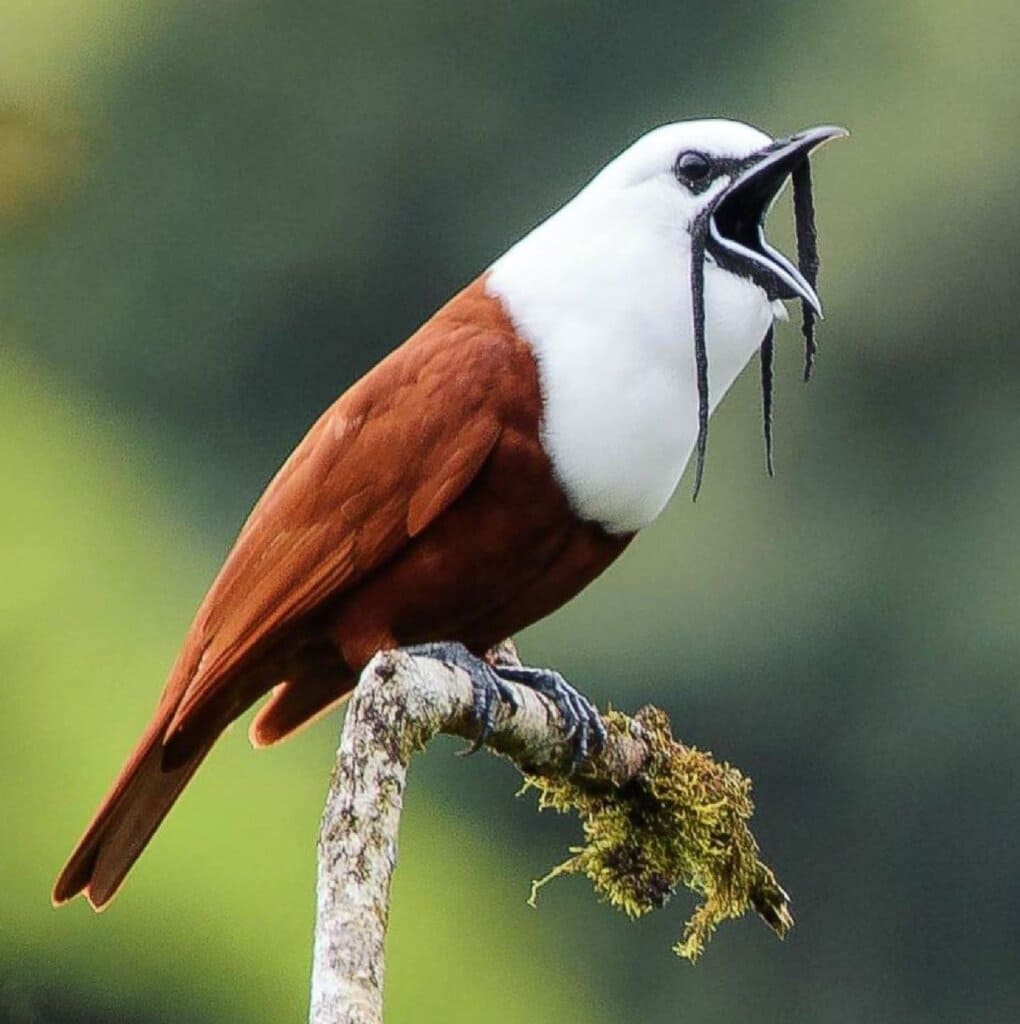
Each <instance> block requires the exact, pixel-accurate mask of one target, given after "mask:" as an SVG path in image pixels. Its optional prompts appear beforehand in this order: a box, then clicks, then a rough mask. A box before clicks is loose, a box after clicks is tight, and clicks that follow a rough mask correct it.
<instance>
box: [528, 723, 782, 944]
mask: <svg viewBox="0 0 1020 1024" xmlns="http://www.w3.org/2000/svg"><path fill="white" fill-rule="evenodd" d="M605 722H606V728H607V729H608V730H609V732H610V735H611V736H612V734H614V733H615V734H617V735H619V736H624V735H628V734H632V730H633V727H634V722H636V723H637V725H638V726H639V727H640V730H641V732H642V734H643V736H644V738H645V740H646V741H647V742H648V744H649V746H650V748H651V757H650V758H649V760H648V762H647V764H646V766H645V768H644V770H643V771H642V772H641V773H640V774H639V775H638V776H637V777H636V778H635V779H633V780H632V781H631V782H629V783H627V784H626V785H625V786H624V787H622V788H613V789H610V790H606V789H604V788H601V789H599V788H593V787H592V786H591V785H590V783H586V781H585V780H584V779H583V778H579V779H549V778H541V777H538V776H529V777H528V778H527V787H529V788H530V787H534V788H535V789H537V790H538V791H539V807H541V808H543V809H544V808H553V809H554V810H557V811H560V812H566V811H575V812H577V814H578V816H579V817H580V819H581V824H582V828H583V830H584V845H582V846H578V847H572V848H571V854H572V856H571V857H570V858H569V859H568V860H567V861H565V862H564V863H563V864H560V865H559V866H558V867H556V868H554V869H553V870H552V871H551V872H550V873H549V874H548V875H546V876H545V878H542V879H540V880H539V881H537V882H535V883H534V885H533V887H532V894H531V902H532V903H534V901H535V898H536V895H537V892H538V890H539V889H540V888H541V887H542V886H543V885H545V884H546V882H548V881H550V880H551V879H553V878H555V877H557V876H559V875H563V874H584V875H587V876H588V878H589V879H591V882H592V885H593V886H594V887H595V891H596V893H597V894H598V895H599V897H600V898H601V899H604V900H606V901H608V902H609V903H611V904H612V905H613V906H614V907H618V908H619V909H621V910H623V911H625V912H626V913H627V914H629V915H630V916H631V917H640V916H641V915H642V914H646V913H648V911H649V910H653V909H655V908H657V907H661V906H663V905H664V904H665V903H666V902H667V900H669V898H670V897H671V896H672V895H673V893H674V892H675V891H676V890H677V888H679V887H680V886H684V887H686V888H688V889H690V890H692V891H693V892H695V893H696V894H697V895H698V896H699V897H701V902H700V904H699V905H698V907H697V908H696V910H695V911H694V914H693V915H692V917H691V918H690V920H689V921H688V922H687V924H686V927H685V929H684V934H683V937H682V939H681V940H680V941H679V942H678V943H677V944H676V946H674V950H675V952H676V953H677V955H679V956H682V957H685V958H686V959H688V960H691V961H695V960H697V958H698V957H699V956H700V955H701V953H702V951H703V950H704V947H705V944H706V942H707V941H708V939H709V938H710V937H711V935H712V932H713V931H714V930H715V928H716V927H717V925H718V924H719V923H720V922H721V921H724V920H726V919H727V918H733V917H740V916H741V915H742V914H744V913H745V912H746V911H748V910H749V909H754V910H757V911H758V913H759V914H760V915H761V916H762V917H763V918H764V919H765V921H766V923H767V924H768V925H769V926H770V927H771V928H772V929H773V931H775V932H776V934H777V935H779V937H780V938H782V937H783V936H784V935H785V934H786V932H787V931H788V930H789V929H790V927H792V925H793V918H792V917H791V916H790V911H789V906H788V902H787V897H786V893H784V892H783V890H782V888H781V887H780V886H779V883H778V882H777V881H776V877H775V875H774V874H773V873H772V871H771V869H769V868H768V867H767V866H766V865H765V864H764V863H762V861H761V860H760V859H759V857H758V844H757V842H756V841H755V838H754V836H753V835H752V834H751V831H750V829H749V828H748V825H747V823H748V820H749V819H750V817H751V815H752V813H753V811H754V805H753V804H752V802H751V783H750V780H749V779H746V778H744V776H743V775H741V774H740V772H738V771H737V770H736V769H735V768H732V767H730V765H728V764H725V763H722V764H720V763H719V762H717V761H715V760H713V758H712V756H711V755H710V754H708V753H706V752H704V751H700V750H696V749H694V748H693V747H687V746H684V745H683V744H681V743H678V742H677V741H676V740H674V739H673V736H672V734H671V731H670V724H669V719H668V718H667V717H666V715H665V714H664V713H663V712H662V711H660V710H658V709H657V708H652V707H648V708H643V709H642V710H641V711H639V712H638V714H637V715H636V716H635V719H634V720H633V721H632V720H631V719H630V718H628V717H627V716H626V715H623V714H620V713H619V712H614V711H611V712H609V713H608V714H607V715H606V716H605Z"/></svg>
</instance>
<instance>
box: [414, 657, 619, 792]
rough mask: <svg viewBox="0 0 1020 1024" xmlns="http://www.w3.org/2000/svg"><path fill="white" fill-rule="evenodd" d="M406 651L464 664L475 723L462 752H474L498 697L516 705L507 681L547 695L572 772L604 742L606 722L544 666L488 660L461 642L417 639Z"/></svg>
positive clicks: (492, 722)
mask: <svg viewBox="0 0 1020 1024" xmlns="http://www.w3.org/2000/svg"><path fill="white" fill-rule="evenodd" d="M405 650H406V651H407V653H408V654H413V655H417V656H419V657H423V658H433V659H435V660H436V661H441V662H443V663H444V664H445V665H450V666H452V667H454V668H459V669H463V671H465V672H466V673H467V674H468V677H469V678H470V679H471V687H472V690H473V691H474V713H475V718H476V719H477V721H478V723H479V732H478V738H477V739H476V740H475V741H474V743H472V744H471V746H470V747H469V748H468V750H466V751H465V753H467V754H473V753H474V752H475V751H476V750H478V749H479V748H480V747H481V746H482V744H483V743H485V741H486V740H487V739H488V738H489V736H491V735H492V730H493V729H494V728H495V725H496V721H495V711H496V708H497V707H498V705H499V703H500V702H505V703H507V704H509V705H510V707H511V712H510V713H511V714H513V713H514V712H516V711H518V710H519V709H520V707H521V699H520V696H519V695H518V694H517V692H516V690H515V689H514V687H513V686H511V685H510V684H511V683H516V684H517V685H518V686H526V687H528V689H529V690H534V691H535V692H536V693H541V694H544V695H545V696H546V697H548V698H549V699H550V700H551V701H552V702H553V704H554V705H555V706H556V709H557V710H558V711H559V713H560V715H561V716H562V718H563V724H564V725H565V726H566V733H565V738H566V739H567V740H568V741H573V745H574V756H573V761H572V763H571V768H570V770H571V773H573V772H574V771H576V770H577V768H578V767H579V766H580V765H581V764H582V762H583V761H584V760H585V758H587V757H588V755H589V754H593V753H597V752H598V751H599V750H601V749H602V747H603V746H604V745H605V742H606V727H605V726H604V725H603V724H602V719H601V717H600V716H599V713H598V711H597V710H596V709H595V705H594V704H592V702H591V701H590V700H589V699H588V698H587V697H586V696H585V695H584V694H583V693H581V692H580V691H579V690H576V689H575V688H574V687H573V686H571V685H570V683H568V682H567V681H566V679H564V678H563V676H561V675H560V674H559V672H555V671H553V670H552V669H549V668H531V667H529V666H527V665H508V664H497V665H491V664H489V662H487V661H485V660H484V659H483V658H479V657H477V656H476V655H474V654H472V653H471V652H470V651H469V650H468V649H467V648H466V647H465V646H464V645H463V644H461V643H431V644H417V645H415V646H413V647H407V648H405Z"/></svg>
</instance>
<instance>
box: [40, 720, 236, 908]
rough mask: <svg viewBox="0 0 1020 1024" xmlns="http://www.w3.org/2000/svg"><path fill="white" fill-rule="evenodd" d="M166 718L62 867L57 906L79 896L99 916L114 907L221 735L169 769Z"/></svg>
mask: <svg viewBox="0 0 1020 1024" xmlns="http://www.w3.org/2000/svg"><path fill="white" fill-rule="evenodd" d="M163 718H164V716H161V715H157V717H156V719H155V720H154V721H153V722H152V724H151V725H150V726H149V728H148V730H147V731H146V733H145V735H144V736H143V737H142V740H141V742H140V743H139V744H138V746H137V747H136V748H135V752H134V753H133V754H132V755H131V757H130V758H129V759H128V762H127V764H126V765H124V768H123V770H122V771H121V773H120V775H119V776H118V777H117V781H116V782H115V783H114V785H113V788H112V789H111V790H110V792H109V793H108V794H107V796H106V799H105V800H104V801H103V803H102V805H101V806H100V808H99V810H98V811H97V812H96V816H95V817H94V818H93V819H92V823H91V824H90V825H89V827H88V829H87V830H86V832H85V835H84V836H82V838H81V841H80V842H79V843H78V845H77V847H76V848H75V850H74V853H72V854H71V857H70V859H69V860H68V862H67V864H65V865H64V870H63V871H61V872H60V877H59V878H58V879H57V884H56V885H55V886H54V888H53V903H54V905H59V904H61V903H65V902H66V901H67V900H69V899H72V898H73V897H74V896H77V895H78V893H81V892H83V893H84V894H85V897H86V899H87V900H88V901H89V903H91V904H92V906H93V908H94V909H96V910H101V909H102V908H103V907H104V906H105V905H106V904H107V903H109V902H110V900H111V899H112V898H113V896H114V894H115V893H116V892H117V890H118V889H119V888H120V885H121V883H122V882H123V881H124V877H125V876H126V875H127V873H128V871H130V870H131V865H132V864H134V862H135V861H136V860H137V859H138V857H139V856H140V855H141V852H142V850H144V849H145V847H146V844H147V843H148V842H149V840H150V839H151V838H152V835H153V833H154V832H155V831H156V829H157V828H158V827H159V825H160V822H162V820H163V819H164V818H165V817H166V815H167V812H168V811H169V810H170V808H171V807H172V806H173V804H174V801H175V800H176V799H177V797H178V796H179V795H180V793H181V790H182V789H183V788H184V786H185V785H186V784H187V782H188V780H189V779H190V778H191V776H192V775H194V774H195V771H196V769H197V768H198V766H199V765H200V764H201V763H202V761H203V760H204V758H205V755H206V754H208V753H209V750H210V749H211V748H212V745H213V744H214V743H215V742H216V740H217V739H218V737H219V732H218V731H215V732H213V734H212V735H211V736H210V735H206V736H204V737H203V738H202V740H201V741H200V742H199V743H196V744H195V745H194V746H193V747H192V748H191V749H190V750H189V751H188V754H187V757H186V758H184V759H182V760H180V761H179V762H178V763H176V764H172V765H168V764H167V763H165V757H164V754H165V752H166V748H165V747H164V745H163V731H164V730H165V729H166V724H167V723H166V721H164V720H163Z"/></svg>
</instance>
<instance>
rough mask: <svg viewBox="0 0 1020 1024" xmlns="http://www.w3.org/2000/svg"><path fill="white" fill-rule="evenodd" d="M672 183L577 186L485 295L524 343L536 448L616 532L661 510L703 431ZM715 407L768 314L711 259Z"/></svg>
mask: <svg viewBox="0 0 1020 1024" xmlns="http://www.w3.org/2000/svg"><path fill="white" fill-rule="evenodd" d="M677 221H678V218H677V217H676V215H675V210H674V209H673V208H672V206H671V204H670V187H669V185H668V184H667V183H663V186H662V188H661V189H655V188H652V189H649V188H643V189H633V190H630V191H629V192H612V193H610V194H608V195H607V194H600V193H599V192H597V191H595V192H591V191H586V192H582V193H581V194H580V195H579V196H578V197H577V198H575V199H574V200H573V201H572V202H571V203H569V204H568V205H567V206H565V207H564V208H563V209H562V210H560V211H559V212H558V213H557V214H555V215H554V216H553V217H551V218H550V219H549V220H548V221H546V222H545V223H544V224H542V225H540V226H539V227H538V228H536V229H535V230H534V231H533V232H532V233H531V234H530V235H528V236H527V237H526V238H524V239H523V240H522V241H520V242H519V243H518V244H517V245H515V246H514V247H513V248H512V249H510V250H509V251H508V252H507V253H506V254H505V255H504V256H503V257H501V258H500V259H499V260H498V261H497V262H496V263H495V264H494V265H493V267H492V270H491V272H490V275H489V279H488V288H489V291H490V292H491V293H492V294H494V295H496V296H498V297H499V299H500V300H501V302H502V303H503V305H504V307H505V308H506V309H507V312H508V313H509V315H510V317H511V319H512V320H513V322H514V324H515V326H516V327H517V329H518V331H519V332H520V334H521V335H522V336H523V337H524V338H525V339H526V340H527V341H528V342H529V343H530V344H531V345H532V347H533V349H534V352H535V357H536V360H537V362H538V366H539V374H540V380H541V385H542V391H543V398H544V403H545V422H544V425H543V439H542V440H543V444H544V446H545V448H546V451H547V452H548V453H549V456H550V458H551V460H552V463H553V466H554V469H555V472H556V474H557V477H558V479H559V482H560V484H561V485H562V487H563V489H564V491H565V493H566V495H567V497H568V499H569V500H570V502H571V505H572V507H573V509H574V510H575V512H576V513H577V514H578V515H579V516H580V517H581V518H583V519H587V520H592V521H595V522H598V523H600V524H601V525H602V526H604V527H605V528H606V529H607V530H609V531H611V532H617V533H619V532H629V531H633V530H639V529H641V528H642V527H644V526H647V525H648V524H649V523H651V522H652V520H654V519H655V518H656V516H658V514H659V513H660V512H661V511H662V509H663V508H664V507H665V505H666V503H667V501H668V500H669V498H670V496H671V495H672V494H673V492H674V490H675V489H676V486H677V484H678V483H679V481H680V477H681V474H682V473H683V471H684V467H685V466H686V464H687V461H688V459H689V458H690V456H691V452H692V450H693V448H694V444H695V441H696V439H697V431H698V423H697V419H698V396H697V386H696V370H695V363H694V343H693V322H692V314H691V293H690V242H689V235H688V233H687V231H686V227H685V226H684V225H683V224H678V223H677ZM705 308H706V343H707V348H708V358H709V393H710V405H711V407H712V408H713V409H714V408H715V406H716V405H717V404H718V402H719V400H720V399H721V398H722V397H723V395H724V394H725V393H726V391H727V390H728V389H729V387H730V385H731V384H732V383H733V381H734V379H735V378H736V376H737V374H738V373H739V372H740V370H741V369H743V367H744V366H745V365H746V363H747V361H748V359H749V358H750V357H751V355H752V354H753V353H754V351H755V350H756V349H757V348H758V346H759V345H760V344H761V341H762V339H763V338H764V336H765V332H766V330H767V329H768V326H769V324H770V323H771V322H772V319H773V309H772V306H771V305H770V303H769V301H768V299H767V298H766V296H765V294H764V292H763V291H762V290H761V289H760V288H758V287H757V286H755V285H753V284H751V283H750V282H748V281H746V280H744V279H742V278H738V277H736V276H735V275H733V274H730V273H728V272H726V271H723V270H720V269H719V268H718V267H716V266H715V265H714V264H713V263H708V264H706V267H705Z"/></svg>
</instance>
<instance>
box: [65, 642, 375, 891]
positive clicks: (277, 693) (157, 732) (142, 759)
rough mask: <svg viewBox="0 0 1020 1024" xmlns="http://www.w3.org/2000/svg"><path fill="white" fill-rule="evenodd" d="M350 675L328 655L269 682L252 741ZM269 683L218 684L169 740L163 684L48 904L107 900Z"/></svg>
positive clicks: (294, 722) (263, 741)
mask: <svg viewBox="0 0 1020 1024" xmlns="http://www.w3.org/2000/svg"><path fill="white" fill-rule="evenodd" d="M355 679H356V677H355V676H354V673H353V672H351V670H350V669H348V668H347V667H346V666H344V665H342V664H341V663H339V662H338V661H337V660H336V658H335V657H334V659H333V661H332V662H327V663H318V662H315V663H312V664H309V665H306V666H304V669H303V671H301V672H300V673H298V674H296V675H295V678H294V680H293V682H288V683H281V684H280V685H279V686H277V687H276V689H275V690H274V692H273V698H272V699H271V700H270V701H269V703H267V704H266V706H265V707H264V708H263V709H262V711H261V712H260V713H259V715H258V716H257V717H256V719H255V721H254V722H253V723H252V730H251V739H252V742H253V743H254V744H255V746H268V745H269V744H272V743H277V742H279V741H280V740H282V739H285V738H286V737H287V736H289V735H291V734H292V733H294V732H296V731H297V730H298V729H300V728H302V727H303V726H305V725H307V724H309V723H310V722H311V721H313V720H314V719H315V718H318V717H319V716H320V715H322V714H325V712H326V711H328V710H329V708H330V707H332V706H333V705H334V704H336V703H337V701H339V700H342V699H343V698H344V696H346V694H347V693H349V692H350V690H351V688H352V687H353V685H354V683H355ZM269 685H270V684H268V683H267V682H266V679H265V678H264V677H260V676H258V675H254V676H253V677H250V678H249V679H247V680H245V681H243V682H242V681H238V682H237V683H236V684H235V685H231V686H224V687H223V688H222V689H221V690H220V691H219V693H218V694H217V698H218V699H213V700H211V701H210V702H209V703H208V704H207V705H206V706H205V707H204V708H203V710H202V712H201V714H199V715H196V716H195V718H194V720H193V721H191V722H190V723H189V727H188V728H187V729H186V730H184V731H182V732H180V733H177V734H175V736H174V737H173V739H172V740H171V741H170V742H169V744H168V743H167V742H166V730H167V727H168V725H169V723H170V721H171V720H172V718H173V716H174V712H175V709H176V706H177V704H178V699H177V697H176V693H177V688H171V689H170V690H169V694H170V695H169V697H168V695H167V694H164V700H163V701H162V702H161V704H160V707H159V709H158V710H157V712H156V715H155V717H154V719H153V721H152V722H151V724H150V725H149V728H148V729H147V730H146V732H145V734H144V735H143V736H142V738H141V740H140V741H139V743H138V746H137V747H136V748H135V751H134V753H133V754H132V755H131V757H130V758H128V762H127V764H125V765H124V767H123V769H122V770H121V773H120V775H119V776H118V777H117V781H116V782H115V783H114V784H113V788H112V789H111V790H110V792H109V793H108V794H107V796H106V799H105V800H104V801H103V803H102V804H101V806H100V808H99V810H98V811H97V812H96V816H95V817H94V818H93V819H92V823H91V824H90V825H89V827H88V829H86V831H85V835H84V836H82V838H81V841H80V842H79V843H78V845H77V847H76V848H75V850H74V853H72V854H71V857H70V859H69V860H68V862H67V864H65V865H64V870H63V871H61V873H60V877H59V878H58V879H57V884H56V885H55V886H54V888H53V903H54V904H55V905H59V904H61V903H65V902H66V901H67V900H69V899H72V898H73V897H75V896H77V895H78V893H84V895H85V898H86V899H87V900H88V901H89V903H91V904H92V906H93V907H94V908H95V909H96V910H101V909H102V908H103V907H104V906H105V905H106V904H107V903H109V902H110V900H111V899H112V898H113V897H114V895H115V894H116V892H117V890H118V889H119V888H120V885H121V883H122V882H123V881H124V878H125V876H126V875H127V873H128V871H130V870H131V866H132V865H133V864H134V862H135V861H136V860H137V859H138V858H139V856H141V853H142V851H143V850H144V849H145V847H146V845H147V844H148V842H149V840H150V839H151V838H152V836H153V833H154V832H155V831H156V829H157V828H159V825H160V823H161V822H162V821H163V819H164V818H165V817H166V816H167V813H168V812H169V810H170V808H171V807H172V806H173V804H174V801H175V800H176V799H177V797H178V796H180V794H181V790H182V789H184V787H185V786H186V785H187V783H188V780H189V779H190V778H191V776H192V775H194V774H195V771H196V770H197V769H198V766H199V765H200V764H201V763H202V761H203V760H204V759H205V756H206V754H208V753H209V751H210V750H211V749H212V746H213V744H214V743H215V742H216V740H217V739H219V737H220V734H221V733H222V732H223V729H224V728H225V727H226V726H227V724H228V723H229V722H231V721H232V720H233V719H234V718H236V717H237V716H238V715H239V714H241V713H242V712H243V711H244V710H245V709H246V708H247V707H249V706H250V705H251V704H252V702H253V701H255V700H257V699H258V697H259V696H261V695H262V694H263V693H265V691H266V690H267V689H268V688H269Z"/></svg>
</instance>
